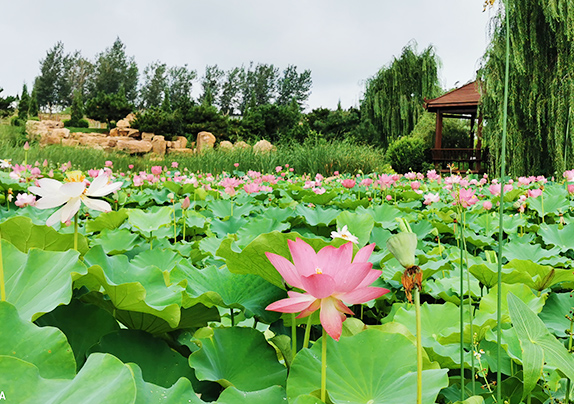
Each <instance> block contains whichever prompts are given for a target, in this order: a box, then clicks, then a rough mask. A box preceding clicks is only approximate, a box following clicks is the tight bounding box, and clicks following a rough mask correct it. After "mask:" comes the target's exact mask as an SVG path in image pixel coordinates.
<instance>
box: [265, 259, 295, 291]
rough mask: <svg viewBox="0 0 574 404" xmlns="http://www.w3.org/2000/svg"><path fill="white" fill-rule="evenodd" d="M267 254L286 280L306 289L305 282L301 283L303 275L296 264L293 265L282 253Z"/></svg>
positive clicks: (292, 284)
mask: <svg viewBox="0 0 574 404" xmlns="http://www.w3.org/2000/svg"><path fill="white" fill-rule="evenodd" d="M265 255H266V256H267V259H268V260H269V261H271V263H272V264H273V266H274V267H275V269H276V270H277V271H278V272H279V273H280V274H281V276H282V277H283V279H285V282H287V283H288V284H289V285H291V286H293V287H295V288H299V289H304V288H303V284H302V283H301V277H300V276H299V273H298V272H297V270H296V269H295V265H293V264H292V263H291V261H289V260H288V259H287V258H285V257H282V256H281V255H277V254H273V253H270V252H266V253H265Z"/></svg>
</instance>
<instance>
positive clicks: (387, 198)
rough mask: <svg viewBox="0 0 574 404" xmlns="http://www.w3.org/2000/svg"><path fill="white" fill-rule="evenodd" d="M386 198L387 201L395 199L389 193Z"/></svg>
mask: <svg viewBox="0 0 574 404" xmlns="http://www.w3.org/2000/svg"><path fill="white" fill-rule="evenodd" d="M385 199H386V200H387V201H392V200H393V197H392V196H390V195H387V197H386V198H385Z"/></svg>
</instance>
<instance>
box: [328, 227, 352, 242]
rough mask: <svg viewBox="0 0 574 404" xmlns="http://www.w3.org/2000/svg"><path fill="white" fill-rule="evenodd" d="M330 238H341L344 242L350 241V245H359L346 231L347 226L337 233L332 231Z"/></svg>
mask: <svg viewBox="0 0 574 404" xmlns="http://www.w3.org/2000/svg"><path fill="white" fill-rule="evenodd" d="M331 238H342V239H344V240H347V241H350V242H351V243H354V244H359V239H358V238H357V237H356V236H353V235H352V234H351V232H350V231H349V230H348V229H347V225H344V226H343V228H342V229H341V230H339V231H332V232H331Z"/></svg>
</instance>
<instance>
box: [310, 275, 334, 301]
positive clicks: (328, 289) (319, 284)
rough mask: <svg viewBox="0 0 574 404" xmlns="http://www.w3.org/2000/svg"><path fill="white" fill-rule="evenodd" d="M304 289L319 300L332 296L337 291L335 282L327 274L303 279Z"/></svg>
mask: <svg viewBox="0 0 574 404" xmlns="http://www.w3.org/2000/svg"><path fill="white" fill-rule="evenodd" d="M301 283H302V284H303V289H304V290H305V291H306V292H308V293H309V294H311V295H312V296H314V297H315V298H317V299H323V298H326V297H327V296H331V295H332V294H333V293H335V291H336V286H337V284H336V283H335V280H334V279H333V278H332V277H330V276H329V275H327V274H313V275H311V276H303V277H301Z"/></svg>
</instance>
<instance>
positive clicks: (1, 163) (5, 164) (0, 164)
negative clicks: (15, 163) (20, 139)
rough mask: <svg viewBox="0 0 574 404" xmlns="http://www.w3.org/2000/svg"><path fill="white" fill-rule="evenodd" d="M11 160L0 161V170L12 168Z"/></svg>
mask: <svg viewBox="0 0 574 404" xmlns="http://www.w3.org/2000/svg"><path fill="white" fill-rule="evenodd" d="M11 161H12V159H4V160H0V168H10V167H12V163H11Z"/></svg>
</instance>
